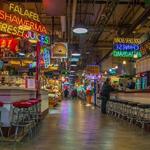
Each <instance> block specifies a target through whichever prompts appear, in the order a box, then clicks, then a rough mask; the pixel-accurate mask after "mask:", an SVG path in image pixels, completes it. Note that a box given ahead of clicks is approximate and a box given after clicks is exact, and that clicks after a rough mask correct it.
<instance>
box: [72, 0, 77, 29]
mask: <svg viewBox="0 0 150 150" xmlns="http://www.w3.org/2000/svg"><path fill="white" fill-rule="evenodd" d="M76 10H77V0H73V8H72V25H71V27H72V28H73V27H74V26H75V20H76Z"/></svg>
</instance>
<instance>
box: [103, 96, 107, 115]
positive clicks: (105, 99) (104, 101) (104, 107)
mask: <svg viewBox="0 0 150 150" xmlns="http://www.w3.org/2000/svg"><path fill="white" fill-rule="evenodd" d="M107 101H108V98H107V97H102V103H101V112H102V113H103V114H106V105H107Z"/></svg>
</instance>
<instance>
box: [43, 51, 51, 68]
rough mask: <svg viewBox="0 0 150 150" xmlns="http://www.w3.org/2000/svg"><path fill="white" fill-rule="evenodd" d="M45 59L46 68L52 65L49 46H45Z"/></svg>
mask: <svg viewBox="0 0 150 150" xmlns="http://www.w3.org/2000/svg"><path fill="white" fill-rule="evenodd" d="M43 59H44V64H45V68H48V67H49V65H50V52H49V49H47V48H44V52H43Z"/></svg>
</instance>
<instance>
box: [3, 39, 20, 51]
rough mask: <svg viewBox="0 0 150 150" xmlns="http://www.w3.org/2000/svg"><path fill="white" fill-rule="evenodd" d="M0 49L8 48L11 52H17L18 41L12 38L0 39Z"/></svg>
mask: <svg viewBox="0 0 150 150" xmlns="http://www.w3.org/2000/svg"><path fill="white" fill-rule="evenodd" d="M0 48H9V49H10V50H11V51H13V52H16V51H18V41H17V40H16V39H14V38H2V39H0Z"/></svg>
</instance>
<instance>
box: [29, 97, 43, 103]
mask: <svg viewBox="0 0 150 150" xmlns="http://www.w3.org/2000/svg"><path fill="white" fill-rule="evenodd" d="M29 101H38V103H40V102H41V99H36V98H31V99H30V100H29Z"/></svg>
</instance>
